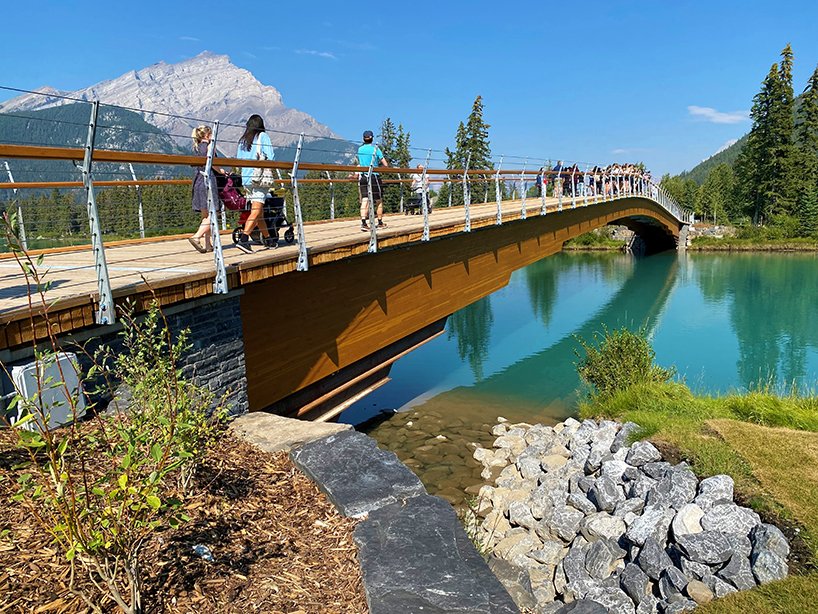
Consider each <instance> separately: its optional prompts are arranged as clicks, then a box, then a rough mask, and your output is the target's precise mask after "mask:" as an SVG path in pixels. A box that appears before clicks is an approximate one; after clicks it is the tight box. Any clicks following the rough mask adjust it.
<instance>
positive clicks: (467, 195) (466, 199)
mask: <svg viewBox="0 0 818 614" xmlns="http://www.w3.org/2000/svg"><path fill="white" fill-rule="evenodd" d="M469 164H471V152H469V155H468V156H467V157H466V168H464V169H463V209H464V211H465V215H466V222H465V224H464V226H463V232H471V212H470V211H469V206H470V205H471V186H469Z"/></svg>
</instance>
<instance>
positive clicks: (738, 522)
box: [702, 502, 761, 535]
mask: <svg viewBox="0 0 818 614" xmlns="http://www.w3.org/2000/svg"><path fill="white" fill-rule="evenodd" d="M759 524H761V518H760V517H759V515H758V514H756V513H755V512H754V511H753V510H751V509H749V508H746V507H741V506H738V505H736V504H735V503H732V502H731V503H717V504H715V505H713V507H711V508H710V509H709V510H707V512H705V514H704V516H703V517H702V527H704V529H705V530H707V531H721V532H722V533H738V534H740V535H749V533H750V531H751V530H752V529H753V528H754V527H755V526H757V525H759Z"/></svg>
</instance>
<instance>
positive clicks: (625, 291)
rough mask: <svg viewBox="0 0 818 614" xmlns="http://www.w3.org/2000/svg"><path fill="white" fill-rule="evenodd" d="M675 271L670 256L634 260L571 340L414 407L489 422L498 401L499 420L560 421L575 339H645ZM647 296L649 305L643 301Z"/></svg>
mask: <svg viewBox="0 0 818 614" xmlns="http://www.w3.org/2000/svg"><path fill="white" fill-rule="evenodd" d="M678 267H679V264H678V260H677V258H676V257H675V256H670V255H655V256H650V257H648V258H640V259H636V260H635V264H634V267H633V270H632V271H631V274H630V276H629V277H628V278H627V280H626V281H625V282H624V283H623V284H622V286H621V287H620V288H619V290H618V291H617V292H616V294H614V295H613V296H612V297H611V299H610V300H609V301H608V302H606V303H605V305H603V306H602V307H601V308H600V309H599V310H598V311H597V312H596V313H594V314H593V315H592V316H591V317H589V318H588V319H587V320H586V322H585V323H584V324H582V325H581V326H580V327H579V328H578V329H577V330H575V331H574V332H573V333H572V334H571V335H569V336H566V337H564V338H562V339H561V340H560V341H558V342H557V343H555V344H553V345H551V346H549V347H547V348H545V349H543V350H541V351H539V352H537V353H535V354H532V355H531V356H528V357H526V358H524V359H522V360H520V361H518V362H516V363H514V364H511V365H509V366H508V367H506V368H505V369H503V370H501V371H499V372H497V373H495V374H493V375H491V376H489V377H487V378H485V379H480V380H478V381H476V382H475V383H474V384H472V385H469V386H459V387H457V388H453V389H451V390H448V391H446V392H443V393H441V394H438V395H436V396H435V397H434V398H433V399H430V400H429V401H427V402H426V403H424V404H422V405H419V406H415V408H416V409H425V408H430V407H438V406H439V407H441V408H443V407H454V408H456V410H455V412H454V414H453V417H457V418H461V419H464V420H466V422H467V423H468V422H469V421H471V423H479V422H485V421H486V420H490V419H493V417H494V416H492V415H491V412H489V413H488V414H487V413H486V412H487V410H489V409H491V406H492V402H493V400H497V401H498V402H499V401H500V400H501V401H502V402H501V403H498V404H500V405H501V406H502V407H503V410H502V411H503V412H504V415H506V414H508V415H506V417H507V418H510V419H511V420H513V421H531V420H535V421H543V420H544V419H545V420H548V419H549V418H553V419H554V421H559V420H562V419H564V418H566V417H567V415H568V412H570V411H572V410H573V409H574V407H573V401H574V400H575V399H574V395H575V393H576V390H577V384H578V379H577V373H576V367H575V362H576V360H577V358H576V355H575V350H578V349H579V347H580V346H579V343H578V341H577V338H579V339H583V340H586V341H590V340H592V339H593V337H594V335H595V334H598V333H601V332H602V330H603V328H608V329H609V330H613V329H616V328H620V327H622V326H625V327H627V328H629V329H631V330H638V329H644V330H645V331H646V332H647V333H648V334H649V335H650V334H651V333H652V332H653V331H654V330H655V328H656V326H657V325H658V323H659V317H660V315H661V313H662V312H663V310H664V308H665V304H666V303H667V300H668V298H669V297H670V294H671V292H672V289H673V287H674V285H675V281H676V275H677V271H678ZM648 296H650V297H654V298H653V300H652V301H646V300H645V297H648ZM470 344H473V345H479V342H476V341H475V342H471V343H470ZM515 408H516V409H515ZM535 412H536V413H535ZM495 413H496V411H495ZM447 415H449V412H447Z"/></svg>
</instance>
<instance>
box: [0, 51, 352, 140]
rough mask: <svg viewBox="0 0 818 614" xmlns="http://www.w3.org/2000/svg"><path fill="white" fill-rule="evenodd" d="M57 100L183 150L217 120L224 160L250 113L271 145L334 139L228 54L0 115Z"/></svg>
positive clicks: (38, 100)
mask: <svg viewBox="0 0 818 614" xmlns="http://www.w3.org/2000/svg"><path fill="white" fill-rule="evenodd" d="M58 96H68V97H71V98H79V99H81V100H99V101H100V102H102V103H105V104H109V105H119V106H121V107H125V108H127V109H129V110H133V111H136V112H138V113H140V114H141V115H142V117H143V118H144V119H145V120H146V121H147V122H149V123H150V124H152V125H154V126H157V127H159V128H161V129H162V130H163V131H165V132H166V133H168V134H170V135H171V136H172V137H173V139H174V140H175V141H176V142H177V143H179V144H180V145H182V147H184V148H188V147H190V132H191V130H192V129H193V128H194V127H195V126H197V125H199V124H200V123H207V122H212V121H214V120H217V119H218V120H219V121H220V122H221V123H222V126H221V128H220V129H219V149H220V150H221V151H223V152H225V153H226V154H227V155H233V154H234V153H235V151H236V145H235V143H236V142H237V141H238V138H239V137H240V136H241V134H242V132H243V127H244V123H245V121H246V120H247V118H248V117H249V116H250V115H251V114H253V113H258V114H259V115H261V116H262V117H263V118H264V123H265V125H266V128H267V130H268V133H269V134H270V138H271V139H272V141H273V144H275V145H279V146H281V145H288V144H291V143H292V142H293V141H294V140H295V139H296V138H297V136H295V135H297V134H299V133H301V132H304V133H305V134H309V135H314V136H318V137H335V136H336V135H335V133H334V132H333V131H332V130H331V129H330V128H329V127H328V126H325V125H324V124H321V123H319V122H318V121H316V120H315V119H314V118H313V117H311V116H310V115H308V114H306V113H304V112H302V111H299V110H297V109H292V108H288V107H286V106H285V105H284V103H283V101H282V99H281V94H280V93H279V92H278V90H277V89H275V88H274V87H272V86H269V85H263V84H262V83H260V82H259V81H258V80H257V79H256V78H255V77H254V76H253V75H252V73H250V71H248V70H245V69H243V68H239V67H238V66H235V65H234V64H232V63H231V62H230V58H229V57H227V56H226V55H216V54H214V53H210V52H207V51H206V52H203V53H201V54H199V55H197V56H196V57H195V58H192V59H189V60H185V61H183V62H179V63H176V64H167V63H165V62H159V63H158V64H154V65H152V66H148V67H147V68H143V69H142V70H134V71H131V72H128V73H126V74H124V75H122V76H120V77H117V78H116V79H111V80H109V81H103V82H101V83H97V84H96V85H92V86H90V87H87V88H85V89H81V90H76V91H73V92H61V91H58V90H55V89H54V88H51V87H43V88H40V89H39V90H38V93H37V94H24V95H22V96H18V97H16V98H12V99H11V100H8V101H6V102H4V103H0V113H9V112H12V111H30V110H37V109H44V108H48V107H53V106H58V105H63V104H66V103H70V102H72V101H70V100H66V99H64V98H59V97H58Z"/></svg>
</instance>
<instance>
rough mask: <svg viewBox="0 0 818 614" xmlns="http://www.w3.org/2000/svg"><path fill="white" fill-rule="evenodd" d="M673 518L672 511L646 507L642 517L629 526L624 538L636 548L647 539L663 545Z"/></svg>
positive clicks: (657, 507) (658, 507)
mask: <svg viewBox="0 0 818 614" xmlns="http://www.w3.org/2000/svg"><path fill="white" fill-rule="evenodd" d="M673 516H674V514H673V511H672V510H668V509H666V508H664V507H660V506H652V507H646V508H645V509H644V511H643V512H642V515H641V516H639V517H637V518H636V519H635V520H634V521H633V522H632V523H631V524H630V526H629V527H628V530H627V531H626V532H625V536H626V537H627V538H628V540H629V541H630V542H631V543H633V544H636V545H637V546H641V545H643V544H644V543H645V540H647V539H649V538H652V539H653V540H654V541H656V542H657V543H659V544H662V545H664V543H665V542H666V541H667V530H668V527H669V526H670V523H671V521H672V520H673Z"/></svg>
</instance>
